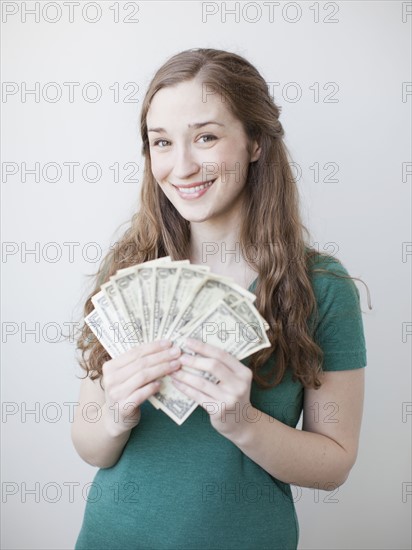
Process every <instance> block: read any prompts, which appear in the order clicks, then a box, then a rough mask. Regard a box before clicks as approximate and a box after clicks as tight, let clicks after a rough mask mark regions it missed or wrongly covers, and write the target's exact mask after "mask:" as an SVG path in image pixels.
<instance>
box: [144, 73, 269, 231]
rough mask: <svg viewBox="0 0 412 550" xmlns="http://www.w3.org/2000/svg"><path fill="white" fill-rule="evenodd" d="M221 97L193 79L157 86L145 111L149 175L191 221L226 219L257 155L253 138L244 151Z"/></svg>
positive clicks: (236, 122) (242, 138) (244, 142)
mask: <svg viewBox="0 0 412 550" xmlns="http://www.w3.org/2000/svg"><path fill="white" fill-rule="evenodd" d="M221 97H222V96H221V95H220V94H211V93H208V90H207V87H206V85H202V83H201V82H200V81H198V80H196V79H194V80H190V81H187V82H182V83H180V84H177V85H174V86H170V87H167V88H162V89H161V90H159V91H158V92H157V93H156V94H155V96H154V97H153V99H152V102H151V105H150V108H149V111H148V114H147V119H146V122H147V127H148V138H149V147H150V157H151V169H152V173H153V176H154V178H155V179H156V181H157V182H158V184H159V185H160V187H161V189H162V190H163V192H164V193H165V195H166V196H167V198H168V199H169V200H170V202H171V203H172V204H173V205H174V207H175V208H176V209H177V211H178V212H179V213H180V215H181V216H182V217H183V218H185V219H186V220H188V221H190V222H204V221H213V222H216V223H222V221H226V222H228V221H229V220H231V219H232V217H231V214H234V215H236V213H237V212H239V207H240V205H241V201H242V197H243V190H244V186H245V182H246V177H247V172H248V166H249V163H250V162H252V161H255V160H257V159H258V158H259V154H260V150H259V148H258V145H257V143H256V142H253V143H252V146H251V149H250V151H251V153H249V152H248V149H247V143H248V139H247V136H246V133H245V131H244V129H243V126H242V124H241V122H240V121H239V120H238V119H236V118H235V117H234V116H233V115H232V114H231V113H230V111H229V109H228V108H227V107H226V104H225V103H224V102H223V101H222V98H221Z"/></svg>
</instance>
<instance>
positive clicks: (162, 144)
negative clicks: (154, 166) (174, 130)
mask: <svg viewBox="0 0 412 550" xmlns="http://www.w3.org/2000/svg"><path fill="white" fill-rule="evenodd" d="M168 143H169V142H168V141H167V139H157V140H156V141H154V142H153V146H156V145H158V146H159V147H160V149H163V147H166V145H167V144H168Z"/></svg>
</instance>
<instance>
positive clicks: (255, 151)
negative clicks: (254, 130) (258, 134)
mask: <svg viewBox="0 0 412 550" xmlns="http://www.w3.org/2000/svg"><path fill="white" fill-rule="evenodd" d="M261 152H262V148H261V146H260V145H259V143H258V142H257V141H256V140H253V141H252V144H251V154H250V162H255V161H256V160H258V159H259V157H260V154H261Z"/></svg>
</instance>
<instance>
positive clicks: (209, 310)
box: [85, 256, 270, 425]
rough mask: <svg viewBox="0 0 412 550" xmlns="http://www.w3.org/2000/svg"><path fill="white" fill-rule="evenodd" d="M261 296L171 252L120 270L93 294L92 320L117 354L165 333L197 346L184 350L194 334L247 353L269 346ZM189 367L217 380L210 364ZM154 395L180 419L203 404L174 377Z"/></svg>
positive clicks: (239, 353)
mask: <svg viewBox="0 0 412 550" xmlns="http://www.w3.org/2000/svg"><path fill="white" fill-rule="evenodd" d="M255 299H256V296H255V295H254V294H252V293H251V292H249V291H247V290H245V289H244V288H242V287H241V286H239V285H237V284H236V283H235V282H233V280H232V279H231V278H228V277H222V276H220V275H216V274H213V273H210V269H209V268H208V267H206V266H200V265H194V264H191V263H190V262H189V260H183V261H177V262H174V261H172V260H171V259H170V257H169V256H166V257H164V258H159V259H156V260H153V261H149V262H144V263H142V264H138V265H135V266H132V267H128V268H126V269H120V270H118V271H117V272H116V274H115V275H114V276H112V277H110V281H109V282H107V283H105V284H103V285H102V286H101V290H100V291H99V292H98V293H97V294H95V295H94V296H93V298H92V302H93V305H94V308H95V309H94V310H93V311H92V312H91V313H90V314H89V315H87V317H86V318H85V322H86V323H87V324H88V326H89V327H90V329H91V330H92V332H93V333H94V334H95V336H96V337H97V339H98V340H99V342H100V343H101V344H102V346H103V347H104V348H105V349H106V351H107V352H108V354H109V355H110V356H111V357H112V358H114V357H117V356H118V355H120V354H121V353H123V352H125V351H127V350H129V349H131V348H133V347H135V346H138V345H139V344H142V343H144V342H151V341H153V340H159V339H162V338H168V339H170V340H172V341H173V342H174V343H175V344H176V345H177V346H179V347H180V348H181V349H182V350H183V351H185V352H186V353H193V352H192V351H190V350H189V349H185V339H186V338H195V339H197V340H201V341H203V342H206V343H208V344H211V345H214V346H217V347H220V348H222V349H224V350H225V351H227V352H229V353H231V354H232V355H233V356H234V357H236V358H237V359H239V360H241V359H244V358H245V357H248V356H249V355H252V354H253V353H255V352H256V351H258V350H260V349H263V348H267V347H270V342H269V339H268V337H267V335H266V331H267V329H268V328H269V326H268V324H267V323H266V321H265V320H264V319H263V318H262V316H261V315H260V313H259V312H258V310H257V309H256V308H255V306H254V305H253V302H254V301H255ZM182 368H184V369H187V370H190V371H191V372H195V373H196V374H199V375H201V376H205V377H209V379H211V380H212V381H215V382H216V381H217V380H216V379H215V378H214V377H212V376H210V375H208V374H207V373H205V372H204V371H199V370H198V369H191V368H189V367H186V366H185V367H182ZM149 401H150V402H151V403H152V405H153V406H154V407H156V408H157V409H161V410H162V411H164V412H165V413H166V414H167V415H168V416H170V418H172V419H173V420H174V421H175V422H176V423H177V424H179V425H181V424H182V423H183V422H184V421H185V420H186V419H187V418H188V417H189V416H190V414H191V413H192V412H193V411H194V409H195V408H196V407H197V403H196V402H194V401H193V400H191V399H190V398H189V397H187V396H186V395H185V394H183V393H182V392H180V391H179V390H178V389H177V388H176V386H174V385H173V383H172V382H171V379H170V377H169V376H164V377H163V378H162V379H161V386H160V388H159V391H158V392H157V393H156V394H155V395H154V396H152V397H150V398H149Z"/></svg>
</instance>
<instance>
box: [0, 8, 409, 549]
mask: <svg viewBox="0 0 412 550" xmlns="http://www.w3.org/2000/svg"><path fill="white" fill-rule="evenodd" d="M66 4H67V3H66ZM72 4H73V3H72ZM86 4H90V5H89V6H86V7H85V5H86ZM92 4H93V5H92ZM265 4H266V5H265ZM269 4H271V5H272V8H270V7H269V5H268V3H263V2H259V3H257V2H249V3H244V2H242V3H239V4H238V5H237V7H236V5H235V3H234V2H226V3H224V2H223V3H220V2H219V3H216V2H209V3H203V4H202V3H201V2H150V3H149V2H129V3H122V2H99V3H90V2H82V3H81V6H77V7H76V6H74V5H72V7H71V8H70V9H73V13H74V16H73V21H72V22H71V21H70V12H69V6H67V5H64V3H52V2H40V3H39V8H38V14H39V15H38V21H36V20H35V16H34V15H30V14H28V13H27V14H24V10H30V9H36V8H35V4H34V2H2V10H3V14H2V15H3V23H2V35H3V38H2V51H3V53H2V65H3V75H2V79H3V100H2V101H3V102H2V118H3V122H2V135H3V145H2V171H3V174H2V199H3V201H2V205H3V208H2V241H3V259H2V262H3V263H2V271H3V287H2V333H3V334H2V342H3V352H2V400H3V418H2V424H1V428H2V492H3V498H2V501H3V503H2V506H3V513H2V547H3V548H5V549H22V548H30V549H46V548H47V549H52V548H53V549H57V548H58V549H68V548H72V547H73V545H74V543H75V540H76V537H77V534H78V531H79V529H80V525H81V521H82V517H83V510H84V506H85V495H86V494H87V487H88V485H87V484H88V483H89V482H90V481H91V480H92V479H93V476H94V474H95V471H96V470H95V468H92V467H90V466H88V465H87V464H85V463H84V462H82V460H81V459H80V458H79V457H78V455H77V454H76V452H75V450H74V449H73V447H72V444H71V440H70V420H71V417H70V405H69V404H70V403H75V402H76V401H77V400H78V389H79V380H78V379H77V378H76V375H79V374H80V369H79V368H78V366H77V364H76V360H75V349H74V345H73V344H70V343H69V342H65V341H62V340H61V338H60V336H61V331H62V330H63V329H64V328H65V327H66V328H67V326H68V325H67V323H68V322H70V321H72V322H76V321H79V320H80V319H81V315H82V305H83V301H84V298H85V296H86V294H87V292H88V291H89V286H88V284H89V283H88V280H87V277H86V275H87V274H90V273H93V272H94V271H95V270H96V269H97V266H98V263H97V259H99V256H100V255H101V254H105V252H107V250H108V248H109V247H110V245H112V244H113V243H115V241H116V239H117V238H118V236H119V235H120V234H121V232H122V231H123V230H124V229H125V227H126V226H123V227H122V228H120V229H119V226H120V224H122V223H124V222H127V221H128V220H129V219H130V217H131V215H132V213H133V212H134V210H135V209H136V206H137V201H138V192H139V185H140V184H139V182H138V181H124V180H125V179H126V176H127V174H130V172H131V169H133V165H129V168H127V167H126V169H125V168H124V165H125V164H126V163H135V165H136V166H138V167H139V169H140V173H141V171H142V168H143V166H142V163H141V156H140V147H141V144H140V138H139V119H138V117H139V112H140V104H141V101H142V98H143V96H144V92H145V90H146V87H147V84H148V82H149V81H150V79H151V77H152V76H153V74H154V72H155V70H156V69H157V68H158V67H159V66H160V65H161V64H162V63H163V62H164V61H165V60H166V59H167V58H168V57H170V56H171V55H172V54H174V53H177V52H178V51H181V50H184V49H187V48H192V47H212V48H220V49H227V50H231V51H234V52H236V53H239V54H241V55H244V56H245V57H247V58H248V59H249V60H250V61H251V62H252V63H254V64H255V65H256V67H257V68H258V69H259V71H260V72H261V73H262V75H263V76H264V78H265V79H266V81H267V82H268V83H278V84H277V85H276V84H273V85H272V89H273V90H274V95H275V100H276V101H277V103H278V104H279V105H280V106H281V107H282V114H281V121H282V124H283V126H284V128H285V131H286V144H287V145H288V147H289V148H290V151H291V153H292V156H293V159H294V161H295V162H296V163H297V164H298V165H299V167H300V169H301V177H300V178H299V182H298V183H299V189H300V193H301V200H302V213H303V217H304V221H305V223H306V224H307V225H308V227H309V229H310V230H311V235H312V241H311V242H312V244H313V243H318V244H316V245H315V246H319V248H320V249H325V250H326V249H329V251H333V252H334V253H336V255H337V256H338V257H339V258H340V260H341V261H342V262H343V263H344V265H345V266H346V268H347V269H348V270H349V272H350V274H351V275H352V276H356V277H361V278H362V279H363V280H364V281H365V282H366V284H367V285H368V287H369V289H370V292H371V298H372V304H373V309H372V310H369V309H368V306H367V295H366V291H365V287H364V286H363V285H362V284H358V288H359V290H360V293H361V305H362V310H363V311H364V316H363V321H364V327H365V335H366V340H367V355H368V366H367V367H366V395H365V409H364V419H363V425H362V433H361V442H360V450H359V456H358V460H357V463H356V465H355V467H354V468H353V470H352V472H351V475H350V477H349V479H348V481H347V482H346V483H345V484H344V485H343V486H342V487H340V488H339V489H338V490H337V492H335V493H334V494H332V493H326V492H320V493H316V491H312V490H308V489H304V490H300V489H298V488H294V494H295V496H296V507H297V513H298V516H299V521H300V542H299V548H300V549H302V550H303V549H314V548H316V549H372V548H373V549H389V548H393V549H395V548H396V549H403V548H405V549H406V548H410V545H411V534H410V512H411V500H412V495H411V492H412V488H411V471H410V429H411V423H412V420H411V395H410V343H411V339H412V336H411V334H409V335H408V332H409V333H410V332H411V330H412V329H411V324H410V323H411V294H410V286H409V283H410V279H411V264H412V256H411V244H410V242H411V240H412V239H411V231H410V202H411V179H412V176H411V175H409V176H408V175H406V174H404V176H403V174H402V169H403V170H404V171H407V170H409V171H410V166H411V165H410V162H411V158H410V146H411V124H410V113H411V103H412V96H411V85H410V84H409V85H408V84H403V83H408V82H410V81H411V80H412V78H411V72H410V61H411V60H410V53H409V52H410V50H409V47H410V40H411V32H410V23H411V20H412V15H409V16H407V15H406V12H407V11H409V12H410V11H412V8H411V3H410V2H409V3H408V2H397V1H395V2H393V1H390V2H389V1H388V2H375V1H364V2H329V3H324V2H297V3H296V2H286V3H285V2H282V3H279V5H277V3H269ZM56 6H57V7H56ZM96 6H97V7H96ZM82 9H83V11H82ZM225 9H226V11H228V10H230V9H232V10H233V9H235V10H237V14H232V15H231V14H229V13H227V14H226V16H225V13H224V12H225ZM271 9H273V12H271V11H270V10H271ZM59 10H60V15H61V17H60V19H59V20H57V19H58V18H59ZM99 11H100V13H99ZM403 12H404V15H403ZM206 13H207V14H208V15H207V14H206ZM99 16H100V18H99ZM127 17H128V18H129V19H131V20H133V19H135V20H136V19H137V20H138V21H135V22H133V21H131V22H129V23H126V22H125V19H126V18H127ZM225 17H226V19H225ZM98 18H99V20H97V19H98ZM116 18H118V20H119V21H118V22H115V19H116ZM325 19H334V20H335V22H326V21H325ZM53 20H54V21H55V22H52V21H53ZM93 20H96V22H94V23H93V22H92V21H93ZM316 20H318V22H316ZM53 82H54V83H55V84H49V83H53ZM68 82H74V83H78V85H73V88H72V89H73V94H74V95H73V97H72V98H70V97H69V86H68V85H67V84H66V85H64V84H63V83H68ZM36 83H39V84H38V85H37V84H36ZM89 83H95V84H93V85H90V84H89ZM127 83H134V84H129V85H128V87H127V88H126V89H124V86H125V85H127ZM291 83H292V84H291ZM35 86H37V90H38V94H39V95H38V97H37V98H36V96H35V95H33V94H31V95H30V94H27V90H29V89H35ZM96 90H100V91H101V98H100V100H99V101H96V102H93V98H94V93H95V91H96ZM116 90H118V92H119V95H118V98H116V96H115V93H116ZM408 90H409V94H408ZM317 91H318V92H319V93H318V94H317ZM60 92H61V97H60V98H59V97H58V95H59V93H60ZM56 94H57V95H56ZM130 94H132V95H131V96H130ZM55 97H56V101H54V98H55ZM126 97H129V98H131V99H134V100H138V101H137V102H136V101H134V102H126V101H125V99H126ZM328 98H329V101H328ZM71 99H73V101H71ZM116 99H117V101H116ZM331 99H333V100H335V101H330V100H331ZM70 162H73V163H79V165H76V166H74V165H73V166H74V170H75V171H74V178H73V179H74V181H70V178H69V169H68V165H67V163H70ZM35 163H39V165H38V166H39V170H40V176H39V178H38V179H39V181H36V177H35V175H33V174H29V173H27V174H26V177H25V178H24V177H23V175H24V174H23V172H24V169H25V167H26V168H27V169H33V168H35ZM47 163H54V164H51V165H47ZM63 163H66V165H65V164H63ZM88 163H97V164H98V165H99V167H100V170H101V177H100V179H99V181H95V182H93V181H91V180H92V179H93V178H94V176H95V174H96V173H97V172H96V171H94V169H93V165H92V164H88ZM116 163H118V166H119V181H115V178H114V167H115V166H116ZM316 163H318V164H316ZM327 163H334V164H333V165H328V166H326V167H325V165H326V164H327ZM408 163H409V164H408ZM130 166H131V167H132V168H130ZM317 166H318V167H319V177H318V178H317V177H315V169H316V167H317ZM330 166H332V167H335V168H336V167H337V173H336V174H335V175H334V176H333V178H335V179H337V181H334V182H333V181H330V178H329V179H328V177H327V176H328V175H330V174H331V172H332V169H335V168H332V169H331V168H330ZM110 167H112V168H110ZM311 167H312V168H311ZM59 170H61V177H60V179H59V178H58V176H59ZM13 172H14V173H13ZM139 175H140V174H139V172H137V174H136V176H137V177H135V178H134V179H139ZM24 179H26V181H24ZM53 179H56V180H57V181H52V180H53ZM36 243H38V244H36ZM53 243H54V244H53ZM64 243H66V244H64ZM67 243H75V244H72V245H69V244H67ZM90 243H92V244H90ZM93 243H94V244H93ZM28 250H34V253H32V254H28V253H27V251H28ZM70 251H71V252H70ZM408 252H409V254H408ZM64 323H66V325H64ZM28 331H32V332H28ZM53 340H57V341H58V340H61V341H60V342H53ZM29 410H33V411H34V412H33V413H32V414H29V412H28V411H29ZM408 412H409V414H408ZM159 526H161V518H159ZM251 546H253V543H252V541H251Z"/></svg>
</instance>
